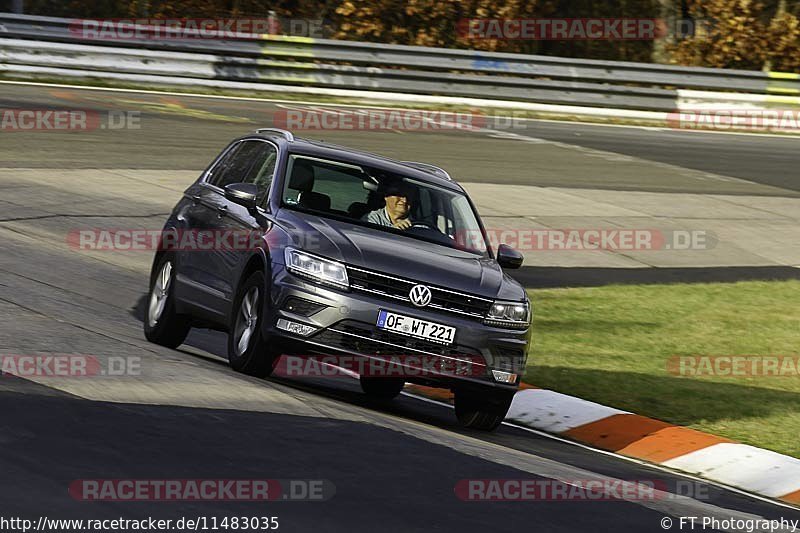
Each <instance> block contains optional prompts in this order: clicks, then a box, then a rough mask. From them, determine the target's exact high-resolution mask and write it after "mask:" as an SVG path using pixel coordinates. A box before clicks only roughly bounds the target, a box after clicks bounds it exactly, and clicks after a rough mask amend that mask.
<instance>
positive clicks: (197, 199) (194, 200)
mask: <svg viewBox="0 0 800 533" xmlns="http://www.w3.org/2000/svg"><path fill="white" fill-rule="evenodd" d="M199 204H200V195H195V196H192V205H193V206H195V207H196V206H197V205H199Z"/></svg>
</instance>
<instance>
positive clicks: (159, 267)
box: [144, 253, 192, 348]
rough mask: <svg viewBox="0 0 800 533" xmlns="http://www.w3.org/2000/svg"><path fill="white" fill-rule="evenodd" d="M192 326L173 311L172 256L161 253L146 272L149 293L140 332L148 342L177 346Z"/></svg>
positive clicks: (173, 281) (169, 346) (173, 280)
mask: <svg viewBox="0 0 800 533" xmlns="http://www.w3.org/2000/svg"><path fill="white" fill-rule="evenodd" d="M191 327H192V323H191V320H190V319H189V317H187V316H185V315H179V314H178V313H176V312H175V257H174V256H173V255H172V254H170V253H166V254H164V255H162V256H161V258H160V259H159V260H158V263H157V264H156V266H155V268H154V269H153V273H152V275H151V276H150V293H149V295H148V297H147V305H146V306H145V311H144V336H145V337H146V338H147V340H149V341H150V342H153V343H155V344H160V345H161V346H166V347H167V348H177V347H178V346H180V345H181V344H183V341H184V340H186V336H187V335H188V334H189V330H190V329H191Z"/></svg>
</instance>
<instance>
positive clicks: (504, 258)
mask: <svg viewBox="0 0 800 533" xmlns="http://www.w3.org/2000/svg"><path fill="white" fill-rule="evenodd" d="M524 259H525V258H524V257H523V255H522V254H521V253H519V252H518V251H516V250H515V249H513V248H512V247H510V246H509V245H507V244H501V245H500V246H498V247H497V262H498V263H499V264H500V266H501V267H503V268H519V267H521V266H522V261H523V260H524Z"/></svg>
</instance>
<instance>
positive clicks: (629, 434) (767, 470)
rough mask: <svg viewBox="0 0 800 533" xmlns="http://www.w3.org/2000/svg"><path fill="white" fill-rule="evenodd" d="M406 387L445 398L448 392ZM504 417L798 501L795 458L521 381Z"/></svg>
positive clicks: (799, 465)
mask: <svg viewBox="0 0 800 533" xmlns="http://www.w3.org/2000/svg"><path fill="white" fill-rule="evenodd" d="M407 388H408V389H409V390H410V391H412V392H414V393H418V394H421V395H424V396H427V397H432V398H435V399H439V400H448V399H450V398H451V395H450V394H449V393H448V392H447V391H441V390H437V389H430V388H428V387H420V386H416V385H407ZM506 421H507V422H511V423H513V424H516V425H519V426H523V427H527V428H531V429H535V430H539V431H543V432H546V433H551V434H555V435H559V436H561V437H564V438H567V439H570V440H573V441H577V442H580V443H582V444H587V445H590V446H593V447H595V448H600V449H603V450H608V451H612V452H614V453H618V454H620V455H624V456H627V457H632V458H635V459H640V460H643V461H647V462H649V463H654V464H658V465H662V466H664V467H667V468H671V469H674V470H677V471H681V472H686V473H688V474H692V475H696V476H699V477H702V478H704V479H708V480H710V481H714V482H717V483H721V484H724V485H728V486H731V487H736V488H738V489H742V490H745V491H748V492H752V493H755V494H759V495H762V496H767V497H770V498H775V499H778V500H781V501H784V502H787V503H791V504H794V505H800V459H796V458H794V457H789V456H787V455H782V454H779V453H776V452H772V451H769V450H765V449H762V448H756V447H754V446H749V445H746V444H741V443H738V442H734V441H731V440H729V439H725V438H722V437H717V436H716V435H711V434H708V433H703V432H701V431H696V430H694V429H689V428H686V427H682V426H675V425H672V424H668V423H666V422H662V421H660V420H655V419H652V418H647V417H644V416H640V415H637V414H633V413H630V412H627V411H622V410H620V409H614V408H613V407H608V406H605V405H601V404H598V403H594V402H590V401H587V400H582V399H580V398H576V397H574V396H569V395H566V394H561V393H558V392H554V391H551V390H546V389H537V388H533V387H530V386H528V385H525V386H524V387H523V389H522V390H520V391H519V392H518V393H517V394H516V395H515V396H514V401H513V403H512V404H511V408H510V409H509V411H508V415H507V416H506Z"/></svg>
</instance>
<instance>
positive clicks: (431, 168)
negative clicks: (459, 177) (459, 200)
mask: <svg viewBox="0 0 800 533" xmlns="http://www.w3.org/2000/svg"><path fill="white" fill-rule="evenodd" d="M400 162H401V163H402V164H404V165H406V166H409V167H414V168H416V169H418V170H424V171H425V172H430V173H432V174H437V175H439V176H440V177H442V178H444V179H446V180H449V181H453V178H451V177H450V174H448V173H447V171H446V170H445V169H443V168H441V167H437V166H436V165H431V164H430V163H421V162H419V161H400Z"/></svg>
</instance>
